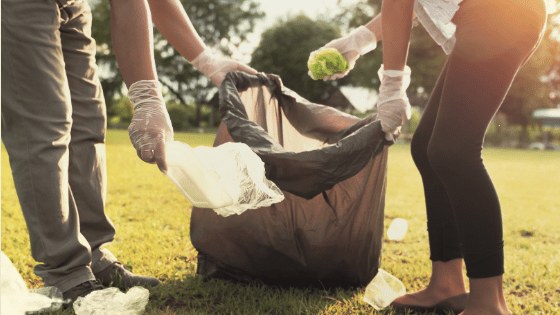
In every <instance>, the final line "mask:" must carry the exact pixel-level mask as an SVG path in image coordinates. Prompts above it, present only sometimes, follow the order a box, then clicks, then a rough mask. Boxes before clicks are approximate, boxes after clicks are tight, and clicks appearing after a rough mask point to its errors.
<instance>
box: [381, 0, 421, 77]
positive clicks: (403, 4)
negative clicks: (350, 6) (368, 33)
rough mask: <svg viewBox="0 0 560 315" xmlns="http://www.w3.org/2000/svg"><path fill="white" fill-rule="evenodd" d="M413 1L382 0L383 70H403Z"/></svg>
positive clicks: (410, 26) (410, 27)
mask: <svg viewBox="0 0 560 315" xmlns="http://www.w3.org/2000/svg"><path fill="white" fill-rule="evenodd" d="M413 10H414V0H384V1H383V3H382V6H381V14H382V15H383V19H382V21H381V28H382V32H383V35H382V38H383V64H384V68H385V70H403V69H404V67H405V65H406V59H407V56H408V47H409V43H410V32H411V29H412V16H413Z"/></svg>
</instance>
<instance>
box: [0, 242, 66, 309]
mask: <svg viewBox="0 0 560 315" xmlns="http://www.w3.org/2000/svg"><path fill="white" fill-rule="evenodd" d="M0 253H1V260H0V266H1V267H0V283H1V285H0V287H1V289H0V305H1V307H0V314H9V315H23V314H38V313H44V312H51V311H56V310H59V309H60V308H61V307H62V293H61V292H60V291H59V290H58V289H57V288H55V287H46V288H39V289H32V290H28V289H27V286H26V285H25V281H24V280H23V278H22V277H21V275H20V274H19V272H18V271H17V269H16V267H15V266H14V265H13V264H12V261H11V260H10V259H9V258H8V256H6V255H5V254H4V252H0Z"/></svg>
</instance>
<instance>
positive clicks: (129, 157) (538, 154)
mask: <svg viewBox="0 0 560 315" xmlns="http://www.w3.org/2000/svg"><path fill="white" fill-rule="evenodd" d="M175 137H176V139H178V140H180V141H184V142H187V143H189V144H190V145H191V146H198V145H211V143H212V140H213V135H212V134H193V133H189V134H185V133H177V134H176V135H175ZM389 151H390V152H389V170H388V178H387V197H386V206H385V227H387V226H388V225H389V224H390V222H391V219H393V218H396V217H401V218H405V219H406V220H408V222H409V231H408V234H407V235H406V237H405V239H404V240H403V241H402V242H389V241H384V243H383V256H382V262H381V264H382V268H383V269H385V270H387V271H389V272H390V273H392V274H394V275H396V276H397V277H398V278H399V279H401V280H402V281H403V282H404V284H405V285H406V287H407V291H415V290H418V289H420V288H422V287H423V286H424V285H426V284H427V283H428V279H429V274H430V264H429V249H428V239H427V233H426V215H425V209H424V201H423V198H424V197H423V194H422V182H421V178H420V176H419V174H418V172H417V170H416V168H415V166H414V163H413V162H412V159H411V157H410V147H409V146H408V145H400V144H397V145H393V146H391V147H390V148H389ZM1 161H2V168H1V171H2V172H1V174H2V181H1V183H2V200H1V201H2V218H1V219H2V231H1V232H2V233H1V234H2V250H3V251H4V252H5V253H6V254H7V255H8V256H9V257H10V258H11V259H12V261H13V262H14V264H15V266H16V267H17V268H18V270H19V271H20V272H21V274H22V275H23V278H24V279H25V280H26V282H27V284H28V285H29V286H31V287H39V286H42V283H41V281H40V280H39V279H38V278H37V277H36V276H35V275H34V274H33V266H34V264H35V263H34V261H33V258H32V257H31V254H30V246H29V238H28V233H27V229H26V226H25V221H24V220H23V215H22V213H21V210H20V208H19V203H18V200H17V196H16V194H15V189H14V186H13V182H12V178H11V172H10V168H9V161H8V158H7V155H6V152H5V150H4V149H2V159H1ZM484 161H485V164H486V166H487V169H488V171H489V172H490V174H491V176H492V178H493V180H494V183H495V186H496V189H497V191H498V194H499V195H500V197H501V204H502V209H503V220H504V237H505V253H506V255H505V262H506V273H505V275H504V281H505V282H504V293H505V295H506V300H507V303H508V305H509V306H510V307H511V311H512V312H513V313H514V314H559V313H560V291H559V290H558V280H557V279H559V278H560V254H559V252H558V244H559V242H560V232H559V230H558V228H557V225H558V222H560V211H558V209H560V198H558V187H559V186H560V173H559V172H560V169H558V167H557V166H558V165H559V163H560V152H550V151H528V150H512V149H485V151H484ZM107 173H108V192H107V213H108V215H109V217H110V218H111V220H112V221H113V223H114V224H115V227H116V229H117V234H116V238H115V240H114V241H113V242H112V243H111V244H109V245H108V246H107V247H108V249H110V250H111V251H112V252H113V253H114V254H115V255H116V256H117V257H118V258H119V259H120V261H121V262H122V263H123V264H125V265H126V266H130V267H132V269H133V271H135V272H137V273H140V274H147V275H153V276H156V277H158V278H160V279H161V280H162V281H163V285H162V286H160V287H159V288H157V289H154V290H151V293H150V302H149V304H148V309H147V312H146V313H147V314H153V315H161V314H166V315H171V314H310V315H311V314H324V315H327V314H328V315H334V314H341V315H342V314H385V315H391V314H395V312H393V311H391V310H390V309H388V310H385V311H381V312H376V311H374V310H373V309H372V307H370V306H368V305H367V304H365V303H364V302H363V301H362V298H363V293H364V289H363V288H350V289H337V290H323V289H310V288H299V289H297V288H285V289H282V288H275V287H268V286H263V285H259V284H250V285H247V284H239V283H230V282H226V281H217V280H213V281H202V280H201V279H200V278H198V277H197V276H196V256H197V252H196V250H195V249H194V248H193V245H192V244H191V242H190V237H189V234H190V230H189V220H190V216H191V211H190V205H189V203H188V202H187V201H185V199H184V198H183V196H182V195H181V194H180V193H179V191H178V190H177V189H176V188H175V187H174V186H173V184H172V183H171V182H170V181H169V180H168V179H167V178H166V177H165V176H164V175H162V174H161V173H160V172H159V171H158V170H157V167H156V166H155V165H153V164H147V163H144V162H142V161H140V159H138V157H137V156H136V152H135V151H134V149H133V148H132V146H131V145H130V140H129V139H128V135H127V133H126V131H124V130H122V131H121V130H119V131H117V130H110V131H109V133H108V135H107ZM255 211H258V210H255ZM65 314H72V311H71V310H70V311H68V312H66V313H65Z"/></svg>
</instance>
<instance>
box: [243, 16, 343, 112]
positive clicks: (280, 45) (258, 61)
mask: <svg viewBox="0 0 560 315" xmlns="http://www.w3.org/2000/svg"><path fill="white" fill-rule="evenodd" d="M339 34H340V33H339V31H338V29H337V28H336V27H334V26H332V23H329V22H327V21H320V20H319V21H313V20H311V19H310V18H308V17H307V16H305V15H297V16H294V17H291V18H289V19H287V20H281V21H279V22H278V23H276V24H275V25H274V26H272V27H271V28H269V29H268V30H266V31H264V32H263V33H262V37H261V41H260V43H259V46H258V47H257V48H256V49H255V51H254V52H253V55H252V59H251V60H252V61H251V65H252V66H253V67H254V68H255V69H257V70H259V71H264V72H268V73H274V74H277V75H279V76H280V77H282V80H283V81H284V83H285V84H286V86H287V87H289V88H291V89H293V90H294V91H295V92H297V93H298V94H300V95H301V96H303V97H305V98H307V99H309V100H310V101H313V102H321V101H324V100H326V99H327V98H328V96H329V95H330V94H331V93H333V92H334V91H335V90H336V87H337V85H339V84H343V83H344V80H341V81H329V82H323V81H313V80H312V79H311V78H310V77H309V76H308V74H307V59H308V58H309V54H310V53H311V52H312V51H313V50H316V49H318V48H320V47H322V46H323V45H324V44H325V43H327V42H329V41H330V40H332V39H334V38H336V37H338V36H339Z"/></svg>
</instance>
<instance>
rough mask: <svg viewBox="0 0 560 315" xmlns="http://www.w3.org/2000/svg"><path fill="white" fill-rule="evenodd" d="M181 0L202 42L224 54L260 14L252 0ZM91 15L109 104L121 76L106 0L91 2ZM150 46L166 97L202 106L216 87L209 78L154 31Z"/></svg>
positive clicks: (198, 118) (117, 94)
mask: <svg viewBox="0 0 560 315" xmlns="http://www.w3.org/2000/svg"><path fill="white" fill-rule="evenodd" d="M181 3H182V4H183V6H184V8H185V10H186V12H187V14H188V15H189V18H190V19H191V21H192V23H193V25H194V27H195V28H196V30H197V32H198V33H199V34H200V36H201V38H202V39H203V40H204V42H205V43H206V44H207V45H208V46H209V47H213V48H215V49H216V50H219V51H221V52H222V53H224V54H226V55H229V54H231V53H232V50H233V49H235V48H236V47H237V46H238V45H239V44H240V43H241V42H243V41H245V40H246V36H247V34H249V33H250V32H251V31H252V30H253V29H254V27H255V23H256V21H257V20H259V19H260V18H262V17H263V16H264V13H263V12H262V11H260V9H259V4H258V1H256V0H240V1H222V0H188V1H187V0H181ZM93 18H94V22H93V30H92V34H93V37H94V38H95V39H96V41H97V45H98V50H97V59H98V63H99V64H100V66H101V67H102V69H104V73H105V74H106V75H105V76H103V77H102V85H103V88H104V92H105V96H106V97H105V98H106V101H107V105H108V107H111V106H113V104H114V101H115V99H118V96H119V95H120V94H121V89H122V78H121V76H120V74H119V73H118V68H117V65H116V62H115V58H114V56H113V52H112V44H111V34H110V28H109V25H110V23H109V22H110V7H109V1H108V0H101V1H99V2H98V3H96V4H95V5H94V7H93ZM178 31H180V30H178ZM154 47H155V50H154V57H155V61H156V67H157V72H158V75H159V78H160V80H161V81H162V83H163V85H164V86H165V87H166V90H167V92H168V95H167V97H168V98H171V99H174V100H177V101H178V102H179V103H181V104H188V103H192V104H196V105H195V106H203V104H204V103H205V102H206V101H207V100H208V99H209V96H210V95H211V94H212V93H214V92H215V90H216V89H215V87H214V86H213V85H212V84H211V82H210V81H209V80H208V79H207V78H205V77H204V76H203V75H201V74H200V73H198V72H197V71H196V70H195V69H194V68H193V67H191V66H190V64H189V63H188V62H187V60H186V59H185V58H183V57H182V56H181V55H180V54H179V53H178V52H177V51H176V50H175V49H173V48H172V47H171V46H170V45H168V44H167V41H166V40H165V38H163V36H162V35H161V34H159V33H158V32H157V31H156V32H155V33H154ZM193 100H194V102H193ZM196 113H200V109H198V108H197V110H196ZM200 119H201V117H200V116H198V115H197V116H196V118H195V121H194V125H198V124H199V122H200Z"/></svg>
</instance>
